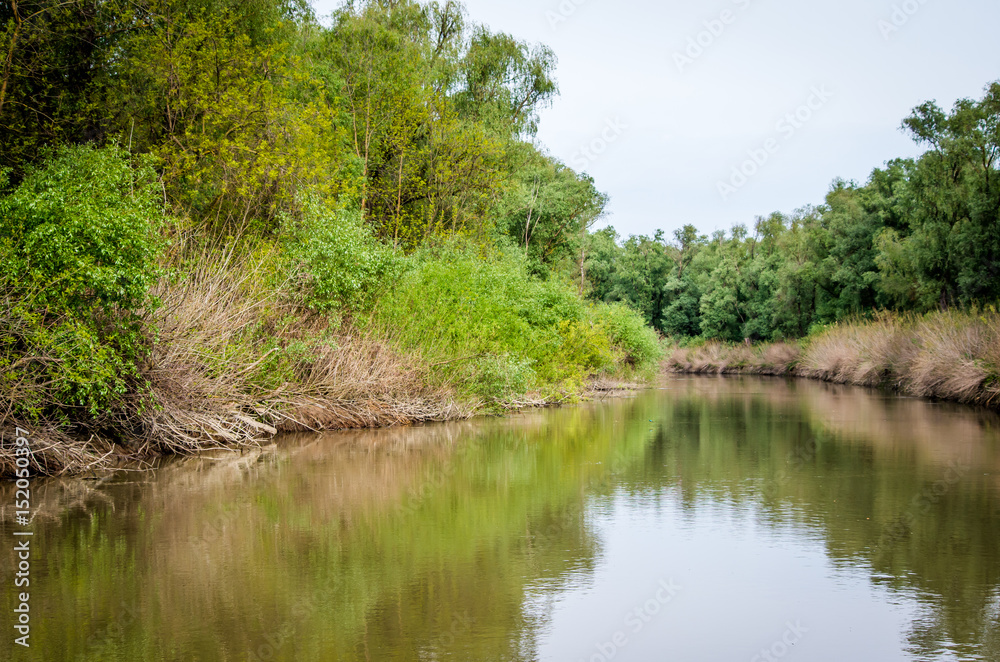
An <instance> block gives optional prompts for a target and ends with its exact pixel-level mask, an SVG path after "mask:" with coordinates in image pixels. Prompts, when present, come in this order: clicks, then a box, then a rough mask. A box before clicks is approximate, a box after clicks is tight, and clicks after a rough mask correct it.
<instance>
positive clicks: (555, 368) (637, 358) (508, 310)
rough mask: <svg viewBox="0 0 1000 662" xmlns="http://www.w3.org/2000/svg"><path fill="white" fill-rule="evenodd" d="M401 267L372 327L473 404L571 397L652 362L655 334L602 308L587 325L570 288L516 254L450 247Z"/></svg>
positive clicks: (625, 313)
mask: <svg viewBox="0 0 1000 662" xmlns="http://www.w3.org/2000/svg"><path fill="white" fill-rule="evenodd" d="M407 262H408V267H409V268H408V269H407V270H406V271H405V272H404V273H403V274H402V276H401V277H400V278H399V280H398V282H397V283H396V286H395V288H394V290H393V292H392V293H391V294H388V295H387V296H386V297H385V299H384V300H383V301H382V302H381V303H380V306H379V309H378V311H377V314H376V315H377V317H376V319H377V321H378V322H379V323H380V324H382V325H383V326H385V327H387V328H390V329H392V330H393V331H394V332H395V335H396V336H397V337H398V338H399V339H400V340H401V341H402V343H403V344H404V345H405V346H407V347H409V348H412V349H417V350H419V351H421V352H422V353H423V354H424V355H425V357H426V358H427V360H428V361H429V362H430V363H432V364H440V373H441V375H442V376H443V378H444V379H445V380H447V381H449V382H451V383H454V384H457V385H459V386H460V387H463V386H464V387H465V388H466V390H468V391H470V392H471V393H473V394H475V395H478V396H480V397H485V398H487V399H491V400H496V401H504V400H510V399H512V398H513V396H514V395H515V394H517V393H523V392H525V391H526V390H535V391H538V392H540V393H541V394H543V395H546V396H550V395H555V394H559V393H562V394H574V393H578V392H579V391H580V390H581V389H582V388H583V386H584V383H585V380H586V378H587V377H588V376H591V375H594V374H598V373H610V372H614V371H615V370H616V369H617V368H620V367H622V366H621V365H620V360H621V359H623V358H624V357H631V358H632V361H634V363H635V364H636V365H638V364H642V365H644V366H645V365H647V364H648V363H649V361H650V360H651V359H650V357H651V356H653V355H656V349H657V343H656V336H655V333H654V332H652V331H646V332H645V333H644V332H642V330H641V329H642V328H644V326H643V324H642V319H641V318H640V317H639V316H638V314H637V313H634V312H631V311H630V310H629V309H628V308H626V307H624V306H619V307H606V311H605V312H603V313H602V315H599V316H598V317H600V319H595V317H594V313H593V310H592V309H591V308H589V307H588V306H587V304H586V303H585V302H584V301H583V299H581V298H580V297H579V296H578V294H577V293H576V291H575V290H574V289H573V288H571V287H569V286H567V285H565V284H563V283H560V282H559V281H557V280H554V279H550V280H541V279H539V278H537V277H535V276H532V275H531V273H530V271H529V267H528V264H527V261H526V260H525V258H524V256H523V253H521V252H520V251H514V250H492V251H489V252H487V253H485V254H483V252H482V251H481V250H480V249H478V248H477V247H474V246H469V245H465V244H461V243H451V244H448V245H446V246H443V247H437V248H434V249H425V250H422V251H419V252H418V253H416V254H415V255H413V256H412V257H411V258H409V260H408V261H407ZM602 309H603V308H602ZM595 310H596V309H595ZM630 315H631V317H630ZM636 325H638V327H637V326H636ZM656 356H657V357H658V355H656Z"/></svg>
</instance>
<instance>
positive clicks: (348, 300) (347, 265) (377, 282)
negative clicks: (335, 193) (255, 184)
mask: <svg viewBox="0 0 1000 662" xmlns="http://www.w3.org/2000/svg"><path fill="white" fill-rule="evenodd" d="M286 247H287V250H288V255H289V258H290V260H291V261H292V264H293V268H294V269H296V270H297V271H299V272H300V273H301V274H303V276H304V278H303V279H302V280H301V285H300V288H299V293H300V295H301V297H302V303H303V304H304V305H305V306H306V307H308V308H311V309H313V310H316V311H318V312H330V311H334V310H340V311H345V312H347V311H350V312H362V311H367V310H370V309H371V307H372V306H373V305H374V303H375V300H376V298H377V297H378V296H379V295H380V294H381V292H382V290H383V288H384V286H385V284H386V283H387V282H389V281H391V280H392V279H393V278H394V277H395V276H397V275H398V273H399V269H400V266H401V263H400V258H399V256H398V254H397V253H396V251H394V250H393V249H392V248H390V247H388V246H386V245H385V244H383V243H382V242H380V241H379V240H378V239H377V238H375V237H374V236H373V235H372V233H371V231H370V230H369V229H368V227H367V226H366V225H365V224H364V222H363V221H362V218H361V213H360V212H358V211H356V210H349V209H330V208H328V207H326V206H324V204H323V203H322V202H320V201H319V200H317V199H308V200H306V201H305V203H304V205H303V213H302V217H301V219H300V221H299V222H298V223H296V224H294V225H293V226H292V227H291V229H290V232H289V233H288V236H287V242H286Z"/></svg>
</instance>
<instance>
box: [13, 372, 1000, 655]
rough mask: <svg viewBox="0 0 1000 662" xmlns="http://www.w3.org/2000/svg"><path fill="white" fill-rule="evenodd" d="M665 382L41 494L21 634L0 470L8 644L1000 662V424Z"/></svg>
mask: <svg viewBox="0 0 1000 662" xmlns="http://www.w3.org/2000/svg"><path fill="white" fill-rule="evenodd" d="M666 386H667V388H665V389H663V390H655V391H649V392H646V393H643V394H641V395H639V396H638V397H636V398H634V399H616V400H608V401H605V402H602V403H592V404H588V405H584V406H579V407H570V408H564V409H558V410H550V411H542V412H530V413H528V414H525V415H521V416H515V417H511V418H508V419H499V420H477V421H471V422H466V423H461V424H448V425H434V426H427V427H421V428H415V429H401V430H391V431H376V432H368V433H348V434H326V435H310V436H300V437H294V438H285V439H283V440H282V441H281V443H280V444H279V445H278V446H277V447H270V448H267V449H264V450H263V451H262V452H257V453H253V454H247V455H243V456H233V455H218V456H216V457H213V458H204V457H203V458H197V459H186V460H181V461H175V462H170V463H167V464H166V465H165V466H163V467H161V468H160V469H158V470H157V471H155V472H150V473H143V474H136V473H132V474H120V475H117V476H115V477H113V478H111V479H108V480H103V481H94V480H91V481H53V482H48V483H36V484H35V493H36V494H35V498H36V501H38V502H39V503H40V505H41V509H40V511H39V513H38V515H37V517H36V519H35V522H34V524H33V529H34V531H35V537H34V551H33V557H32V564H33V565H32V571H31V572H32V574H31V610H32V611H31V613H32V624H33V627H32V634H31V644H32V646H31V648H30V649H27V650H26V649H23V648H21V647H15V646H14V645H13V638H14V634H13V632H12V629H11V628H10V626H9V624H10V623H11V621H12V619H11V614H12V609H13V608H14V602H13V600H14V587H13V579H12V572H13V564H14V554H13V553H12V552H10V551H9V550H10V547H11V545H10V544H8V543H9V541H11V540H13V537H12V535H11V530H10V528H9V526H7V524H6V523H7V522H8V521H9V520H10V516H11V504H12V503H13V494H12V493H11V489H9V488H11V487H12V486H10V485H6V484H5V485H3V486H2V487H0V498H2V501H0V503H2V504H3V505H4V508H5V510H4V512H3V521H4V524H3V525H0V535H2V537H0V539H2V540H4V541H8V543H5V544H4V547H5V548H6V549H7V550H8V551H6V552H5V553H3V554H0V570H2V586H0V613H2V614H3V615H2V616H0V622H2V623H3V624H4V628H3V630H2V631H3V632H4V634H3V636H2V640H0V659H4V660H6V659H17V660H20V659H24V660H46V661H49V660H127V661H129V662H133V661H138V660H206V661H209V660H211V661H215V660H239V661H246V660H305V661H313V660H374V661H382V660H443V659H453V660H553V661H566V662H579V661H581V660H583V661H585V662H601V661H604V662H608V661H610V660H615V661H627V660H637V661H642V662H652V661H668V660H678V661H683V662H689V661H695V660H706V661H713V662H714V661H718V660H733V661H747V662H757V661H758V660H767V659H773V660H803V661H810V662H815V661H823V660H836V661H838V662H840V661H844V660H878V661H890V660H1000V489H998V488H1000V420H998V418H997V417H995V416H993V415H991V414H987V413H983V412H979V411H975V410H971V409H963V408H960V407H957V406H951V405H942V404H933V403H927V402H923V401H918V400H912V399H903V398H896V397H890V396H885V395H881V394H877V393H873V392H870V391H864V390H859V389H851V388H842V387H831V386H828V385H823V384H817V383H809V382H795V383H792V382H785V381H781V380H773V381H764V380H751V379H746V380H743V379H709V378H704V379H702V378H699V379H688V380H678V381H671V382H669V383H667V385H666ZM4 527H7V528H4ZM765 653H766V655H765Z"/></svg>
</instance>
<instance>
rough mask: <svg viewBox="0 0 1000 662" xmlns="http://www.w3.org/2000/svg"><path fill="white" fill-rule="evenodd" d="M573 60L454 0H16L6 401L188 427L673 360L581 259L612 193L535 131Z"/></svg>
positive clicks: (497, 396) (91, 422)
mask: <svg viewBox="0 0 1000 662" xmlns="http://www.w3.org/2000/svg"><path fill="white" fill-rule="evenodd" d="M554 68H555V56H554V54H553V53H552V52H551V51H550V50H549V49H548V48H546V47H544V46H542V45H534V44H529V43H526V42H523V41H521V40H519V39H517V38H515V37H513V36H511V35H507V34H503V33H498V32H495V31H492V30H490V29H489V28H488V27H486V26H483V25H478V24H475V23H473V22H471V21H470V20H469V19H468V17H467V15H466V12H465V9H464V7H463V6H462V5H461V4H459V3H458V2H454V1H451V0H448V1H445V2H426V3H419V2H416V1H414V0H402V1H399V0H393V1H387V0H367V1H363V2H347V3H345V4H343V5H342V6H341V7H340V8H339V9H338V10H337V11H336V12H334V14H333V15H332V16H331V17H329V20H323V21H319V20H317V19H316V17H315V16H314V15H313V12H312V10H311V8H310V7H309V5H308V4H307V3H306V2H304V0H251V1H250V2H242V1H241V2H236V1H235V0H138V1H135V0H128V1H125V0H70V1H69V2H56V1H54V0H19V1H17V2H10V3H3V4H0V230H2V234H0V317H2V319H0V322H2V333H0V409H4V410H6V411H7V412H9V413H12V414H14V415H15V416H17V417H22V418H23V417H27V418H28V419H32V420H34V421H36V422H43V421H45V422H49V423H52V424H53V425H55V426H56V427H61V429H70V428H75V429H77V430H79V431H81V432H84V433H87V432H92V431H99V432H106V431H108V430H111V431H112V432H117V433H125V432H127V433H128V434H127V435H125V436H129V435H132V436H133V438H134V436H135V435H138V436H140V437H141V436H142V435H153V434H154V433H153V432H152V431H153V430H155V431H157V432H156V433H155V435H157V436H158V438H161V439H162V438H164V437H167V436H169V435H171V434H176V435H177V437H178V438H179V439H180V443H179V446H180V447H185V448H186V447H191V446H192V443H195V442H194V441H192V440H197V439H200V438H202V437H204V436H205V435H208V436H210V437H211V436H212V435H214V437H215V438H221V439H234V438H238V437H239V435H240V434H242V432H240V431H239V430H240V426H244V428H245V421H247V420H249V419H248V417H249V418H250V419H258V418H260V417H262V416H265V417H269V418H268V420H269V421H271V422H277V421H281V420H286V419H290V418H294V416H295V412H296V411H298V410H308V411H309V412H311V413H309V416H313V417H315V415H316V414H315V412H316V411H317V408H320V409H322V408H323V407H324V406H326V405H328V404H329V403H326V402H325V401H324V400H323V398H329V399H331V400H336V401H337V403H338V404H336V406H335V407H332V405H331V407H332V409H331V407H327V409H328V410H334V409H335V410H336V411H342V410H343V407H342V406H341V404H339V403H340V402H341V401H342V400H344V398H345V397H347V396H345V393H348V392H350V398H351V399H353V400H355V401H360V400H363V399H364V398H365V397H368V398H370V399H371V400H372V401H375V400H378V401H379V402H383V401H385V400H386V399H387V398H388V399H389V400H391V399H392V398H397V399H398V400H403V401H406V402H411V401H412V400H413V398H414V397H418V396H415V395H414V394H413V393H412V392H409V391H408V392H406V393H403V392H399V393H393V392H391V388H397V386H393V387H391V388H388V387H385V386H375V385H374V384H375V383H376V381H378V380H376V379H374V378H373V379H372V380H370V381H371V383H370V384H369V386H370V390H371V392H370V393H358V392H357V390H354V391H351V389H349V388H347V389H346V390H345V388H346V387H345V386H344V384H345V381H344V380H345V374H351V375H355V374H362V373H364V372H366V371H367V372H369V373H370V374H374V373H375V372H378V373H379V375H380V377H379V378H378V379H381V380H382V382H381V383H382V384H388V383H394V384H398V388H400V389H411V388H412V387H411V386H410V384H411V381H412V379H411V378H412V375H413V374H419V375H420V380H423V381H424V382H427V383H429V386H428V388H431V389H433V388H438V389H439V390H438V391H436V392H435V393H441V392H442V391H441V390H440V389H444V390H445V391H447V392H448V393H450V396H449V397H455V396H457V399H459V400H463V401H471V402H480V403H485V404H486V405H488V406H495V405H497V404H500V405H503V404H509V403H514V402H519V401H528V400H538V399H546V398H565V397H573V396H575V395H576V394H578V393H579V392H580V391H581V390H582V389H583V387H584V384H585V383H586V381H587V380H588V379H589V378H591V377H593V376H595V375H599V374H609V373H614V374H617V375H626V374H632V373H633V372H636V371H639V372H642V371H645V372H647V373H648V372H649V371H650V370H651V369H652V368H653V367H654V366H655V365H656V362H657V360H658V359H659V357H660V355H661V350H660V347H659V341H658V339H657V337H656V335H655V333H654V332H653V331H652V330H651V329H648V328H646V327H644V325H643V324H642V320H641V318H640V317H639V316H637V315H636V313H634V312H633V311H631V310H629V309H627V308H624V307H621V306H608V305H604V304H600V305H594V304H588V303H587V302H586V301H585V299H584V298H583V297H582V296H581V285H582V281H580V280H577V281H574V277H576V276H578V275H580V273H581V272H580V269H581V268H582V261H583V257H584V253H583V251H582V247H583V245H584V243H585V242H586V235H587V230H588V228H589V227H590V226H592V225H593V223H594V222H595V221H596V220H597V219H598V218H600V217H601V215H602V213H603V210H604V206H605V204H606V201H607V198H606V196H604V195H603V194H602V193H600V192H599V191H598V190H597V189H596V187H595V185H594V182H593V180H592V179H591V178H590V177H588V176H586V175H584V174H580V173H577V172H574V171H573V170H571V169H570V168H568V167H566V166H565V165H564V164H562V163H560V162H558V161H557V160H555V159H553V158H552V157H550V156H549V155H547V154H546V153H544V151H543V149H542V148H541V147H540V146H539V145H538V144H537V143H536V142H534V135H535V133H536V131H537V124H538V111H539V109H541V108H542V107H543V106H544V105H545V104H547V103H548V102H550V101H551V99H552V98H553V97H554V95H555V94H556V93H557V85H556V83H555V81H554V79H553V71H554ZM154 293H156V295H157V296H154ZM161 299H162V300H163V301H165V302H166V304H165V305H163V306H162V309H160V307H159V306H158V304H159V301H160V300H161ZM338 333H339V334H340V336H338V335H337V334H338ZM352 334H354V335H352ZM359 334H368V335H367V336H366V338H367V340H365V341H361V340H358V339H357V336H358V335H359ZM383 339H386V340H385V342H383ZM366 342H367V343H369V344H368V345H366V344H365V343H366ZM390 345H391V347H389V346H390ZM362 347H365V348H367V349H359V348H362ZM373 348H374V349H373ZM368 350H371V352H369V353H368V355H365V352H368ZM376 356H377V357H380V358H377V359H376ZM413 357H417V358H413ZM411 359H412V360H411ZM364 361H369V362H371V363H373V364H374V363H375V362H376V361H381V363H380V364H379V365H380V367H379V368H378V369H376V368H374V367H364V368H359V367H358V366H354V367H351V368H350V369H348V365H347V364H348V363H351V362H353V363H355V364H358V363H362V362H364ZM389 366H394V367H391V368H390V367H389ZM397 369H398V372H399V375H398V377H399V378H398V379H397V380H395V381H393V380H392V379H390V378H388V377H386V374H388V373H390V372H392V371H393V370H397ZM379 371H381V372H379ZM289 385H293V386H294V388H292V389H291V390H295V389H296V388H297V390H298V392H299V394H300V395H299V396H296V397H297V398H298V399H296V397H291V396H290V395H289V392H290V389H289ZM528 393H530V394H531V395H530V396H526V394H528ZM192 394H201V396H198V397H194V396H193V395H192ZM379 406H381V407H382V409H383V410H386V411H389V414H386V416H388V417H389V420H393V419H392V416H393V414H392V413H391V411H392V410H391V407H390V408H388V409H387V408H386V407H385V406H383V405H379ZM407 406H409V405H407ZM192 408H193V409H192ZM411 409H412V407H411ZM142 410H147V411H149V410H155V411H158V412H165V413H160V414H151V415H150V416H146V417H143V416H141V415H136V413H137V412H138V411H142ZM262 412H268V413H267V414H263V413H262ZM379 416H381V414H380V415H379ZM357 418H358V420H383V419H382V418H379V417H378V416H375V417H372V416H367V415H365V416H359V417H357ZM331 420H333V419H331ZM338 420H340V419H338ZM164 421H169V422H164ZM227 421H228V422H227ZM241 421H242V422H241ZM165 426H166V429H165ZM234 426H235V427H234ZM206 429H208V430H209V432H205V430H206ZM246 429H250V430H259V429H260V428H259V426H258V427H257V428H254V427H253V425H251V426H250V428H246ZM234 430H235V432H234ZM0 451H2V444H0ZM0 455H2V453H0Z"/></svg>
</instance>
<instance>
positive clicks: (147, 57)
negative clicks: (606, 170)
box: [0, 0, 604, 262]
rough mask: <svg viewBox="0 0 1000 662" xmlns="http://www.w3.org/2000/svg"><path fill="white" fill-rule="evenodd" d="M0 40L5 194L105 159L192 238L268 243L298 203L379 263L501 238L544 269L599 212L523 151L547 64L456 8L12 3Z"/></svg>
mask: <svg viewBox="0 0 1000 662" xmlns="http://www.w3.org/2000/svg"><path fill="white" fill-rule="evenodd" d="M0 26H4V27H5V28H6V29H5V32H4V33H2V34H0V46H2V50H3V53H4V55H6V57H5V58H4V60H5V64H4V67H3V70H2V74H3V78H2V80H0V167H4V168H7V169H9V170H10V173H11V178H12V183H16V182H17V181H18V180H19V179H20V178H21V177H22V176H23V174H24V173H25V172H26V169H27V168H29V167H30V166H31V165H32V164H34V163H37V162H38V161H39V159H43V160H44V159H45V158H46V157H45V155H46V154H47V153H48V152H47V151H46V149H47V148H51V147H52V146H55V145H62V144H82V143H91V144H109V143H116V144H118V145H119V146H120V147H122V148H125V149H127V150H128V152H129V153H130V154H148V155H151V156H152V157H154V159H155V165H156V168H157V172H158V174H159V175H160V177H161V179H162V183H163V194H164V197H165V199H166V201H167V211H168V212H169V213H171V214H172V215H175V216H179V217H184V218H186V219H189V220H190V221H191V223H192V224H193V227H194V228H195V229H197V230H198V231H200V232H209V231H212V232H215V233H220V232H221V233H225V232H230V233H232V232H234V231H237V230H241V231H242V230H245V229H246V227H247V226H251V227H252V228H253V229H254V230H256V231H259V232H262V233H274V232H278V231H280V229H281V227H282V226H283V224H285V223H287V221H288V219H289V218H290V217H294V216H295V215H296V214H297V213H299V212H300V211H301V208H302V195H303V193H305V192H308V193H309V194H311V195H318V196H321V197H323V198H324V199H327V200H337V201H340V202H341V203H342V204H348V205H352V206H354V207H356V208H358V209H359V210H360V211H361V212H362V213H363V214H364V217H365V220H366V222H367V223H368V224H370V226H371V227H372V229H373V230H374V232H375V234H376V235H377V236H379V237H381V238H384V239H387V240H390V241H391V242H392V243H393V244H394V245H397V246H404V247H407V248H410V249H412V248H414V247H416V246H419V245H420V244H421V243H422V242H424V241H426V240H427V239H428V238H430V237H432V236H435V235H440V234H445V233H459V232H460V233H464V234H467V235H471V236H475V237H477V238H479V239H480V240H483V239H485V238H487V237H492V236H494V235H502V236H510V237H512V238H513V239H514V240H515V241H516V243H518V244H519V245H522V246H524V245H526V246H527V248H528V252H529V253H531V254H532V255H535V256H538V257H540V258H542V259H543V261H547V262H551V261H552V260H554V259H556V258H557V257H558V256H560V255H562V254H563V253H565V252H566V251H565V249H566V244H567V242H568V241H570V240H571V239H575V238H576V237H578V236H579V234H580V232H581V229H582V228H584V227H586V226H587V225H588V224H590V223H592V222H593V221H594V220H595V219H596V217H597V216H599V215H600V214H601V212H602V210H603V205H604V197H603V196H602V195H601V194H600V193H599V192H597V191H596V189H595V188H594V186H593V182H592V181H591V180H590V179H589V178H587V177H585V176H581V175H577V174H576V173H574V172H572V171H571V170H569V169H568V168H566V167H565V166H564V165H563V164H561V163H559V162H558V161H556V160H554V159H552V158H551V157H549V156H547V155H546V154H544V153H542V152H541V151H540V150H539V148H538V147H536V146H535V145H534V144H533V143H532V142H531V141H530V140H529V139H530V138H531V136H533V135H534V133H535V130H536V128H537V121H538V116H537V112H538V110H539V109H540V108H541V107H543V106H544V105H545V104H547V103H549V102H550V101H551V100H552V98H553V96H554V95H555V94H556V93H557V86H556V83H555V81H554V80H553V78H552V72H553V69H554V67H555V62H556V60H555V56H554V55H553V53H552V52H551V51H550V50H549V49H547V48H545V47H543V46H539V45H531V44H528V43H525V42H523V41H520V40H518V39H516V38H514V37H512V36H510V35H507V34H503V33H497V32H493V31H491V30H490V29H489V28H487V27H485V26H481V25H477V24H475V23H472V22H470V21H469V19H468V17H467V15H466V12H465V10H464V8H463V7H462V5H461V4H460V3H457V2H451V1H449V2H444V3H438V2H431V3H427V4H418V3H416V2H412V1H395V0H381V1H377V0H373V1H370V2H359V3H347V4H345V5H344V6H343V7H342V8H341V9H340V10H339V11H337V12H336V13H335V14H334V16H333V19H332V25H331V26H330V27H328V28H327V27H323V26H321V25H320V24H319V23H317V22H316V20H315V18H314V17H313V15H312V11H311V9H310V7H309V5H308V4H307V3H306V2H304V1H302V0H253V1H251V2H235V1H227V0H140V1H139V2H132V1H128V2H126V1H124V0H111V1H104V0H102V1H97V0H90V1H87V0H75V1H71V2H51V1H44V2H31V1H30V0H29V1H27V2H25V1H21V2H14V3H4V5H3V6H0ZM534 200H551V203H550V204H548V205H547V206H546V211H545V212H542V213H539V214H532V215H530V221H529V220H528V219H527V218H522V216H523V214H521V213H520V212H521V210H522V208H523V207H524V206H525V204H527V205H529V206H530V205H531V202H532V201H534ZM526 201H527V202H526ZM556 205H558V206H559V208H558V209H556V208H554V207H555V206H556ZM540 206H541V205H540ZM554 215H555V216H554Z"/></svg>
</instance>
